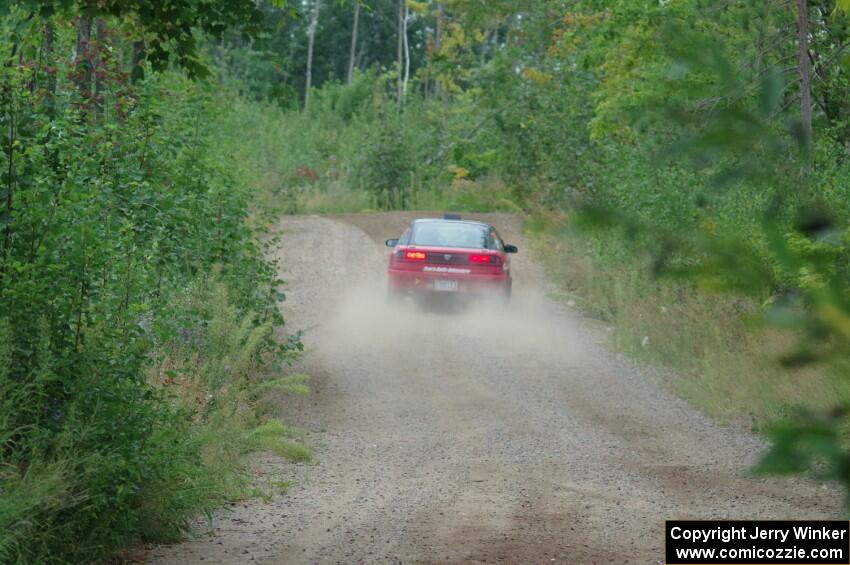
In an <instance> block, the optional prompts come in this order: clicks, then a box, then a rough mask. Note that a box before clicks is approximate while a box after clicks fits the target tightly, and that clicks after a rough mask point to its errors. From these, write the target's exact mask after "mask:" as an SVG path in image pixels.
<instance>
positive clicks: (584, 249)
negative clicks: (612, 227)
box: [526, 213, 850, 430]
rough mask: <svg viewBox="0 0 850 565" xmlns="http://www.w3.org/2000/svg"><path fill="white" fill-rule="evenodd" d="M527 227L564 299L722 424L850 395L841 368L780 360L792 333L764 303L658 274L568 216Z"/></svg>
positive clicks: (773, 417)
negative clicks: (766, 323)
mask: <svg viewBox="0 0 850 565" xmlns="http://www.w3.org/2000/svg"><path fill="white" fill-rule="evenodd" d="M526 228H527V233H528V234H529V236H530V238H531V242H532V246H533V249H534V251H535V253H536V254H537V256H539V257H541V258H542V260H543V262H544V266H545V268H546V270H547V272H548V274H549V276H550V277H551V278H552V280H553V281H555V282H556V283H557V286H558V288H559V291H560V292H561V293H563V297H564V298H569V299H572V300H574V301H575V302H576V303H577V305H578V306H579V307H581V308H582V309H583V310H584V311H585V312H587V313H588V314H590V315H592V316H594V317H596V318H598V319H600V320H602V321H604V322H605V323H606V325H607V326H608V327H609V328H610V332H611V339H612V341H613V344H614V346H615V347H616V348H617V349H618V350H620V351H623V352H625V353H627V354H629V355H630V356H633V357H635V358H637V359H640V360H643V361H645V362H647V363H650V364H655V365H658V366H662V367H667V368H672V369H675V371H663V372H662V373H663V374H664V375H665V378H666V379H667V380H668V381H669V384H670V385H671V386H672V387H673V388H674V390H675V391H677V392H678V393H679V394H680V395H681V396H682V397H684V398H685V399H687V400H688V401H690V402H691V403H693V404H694V405H696V406H698V407H700V408H702V409H704V410H705V411H706V412H707V413H708V414H710V415H712V416H714V417H716V418H719V419H720V420H721V421H725V422H735V423H739V424H744V425H749V426H752V427H753V428H754V429H756V430H763V429H765V428H766V427H768V426H769V425H770V424H772V423H773V422H775V421H777V420H780V419H782V418H785V417H787V415H788V412H789V410H790V409H792V408H796V407H807V408H812V409H814V408H817V409H826V408H830V407H832V406H834V405H835V403H836V401H837V400H838V401H846V400H850V385H848V384H847V383H846V379H841V378H840V377H839V376H838V374H837V373H835V374H827V375H826V376H824V375H823V374H822V373H821V372H820V371H818V370H816V369H815V368H813V367H805V368H798V369H789V368H788V367H785V366H780V363H779V361H778V356H779V354H780V353H781V352H783V351H787V350H788V349H789V348H790V346H791V345H792V344H793V342H794V336H793V334H791V333H790V332H789V333H785V332H783V331H780V330H777V329H775V328H774V329H768V328H764V327H759V326H757V325H756V324H755V316H754V315H755V314H756V313H757V312H758V311H759V309H760V306H761V305H758V304H753V303H752V302H750V301H749V300H745V299H742V298H738V297H735V296H730V295H720V294H707V293H705V292H702V291H699V290H697V289H696V288H695V287H694V286H693V284H690V283H688V282H685V281H677V280H666V279H658V278H657V277H656V276H654V275H653V273H652V272H651V271H650V269H649V267H648V265H649V264H650V263H651V262H650V261H649V260H648V259H647V258H646V257H641V256H634V255H630V254H627V253H626V252H625V251H624V252H623V253H622V254H621V253H618V252H617V248H618V247H621V246H622V245H623V242H622V241H621V240H619V239H617V238H616V237H614V236H613V235H610V234H609V236H608V237H606V236H605V235H604V234H593V235H592V236H590V237H588V235H587V234H584V233H580V232H577V231H575V229H573V228H572V227H571V224H570V221H569V217H568V216H565V215H553V214H545V213H541V214H538V215H535V216H534V217H532V218H531V219H529V220H528V221H527V223H526ZM600 247H603V248H605V253H604V254H602V253H599V252H598V251H595V249H598V248H600Z"/></svg>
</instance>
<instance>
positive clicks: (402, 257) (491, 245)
mask: <svg viewBox="0 0 850 565" xmlns="http://www.w3.org/2000/svg"><path fill="white" fill-rule="evenodd" d="M386 243H387V247H392V248H393V251H392V253H391V254H390V263H389V267H388V268H387V274H388V276H389V295H390V298H401V297H403V296H405V295H414V296H420V297H435V296H444V297H446V296H454V297H460V296H463V297H470V296H475V295H484V294H489V295H496V296H501V297H503V298H504V299H509V298H510V295H511V285H512V279H511V262H510V257H509V254H510V253H516V252H517V248H516V247H515V246H513V245H506V244H505V243H503V242H502V238H501V237H499V234H498V233H497V232H496V229H495V228H494V227H493V226H491V225H490V224H486V223H484V222H471V221H466V220H463V219H462V218H461V217H460V216H457V215H452V214H446V216H444V217H443V219H426V218H423V219H418V220H414V221H413V222H412V223H411V224H410V227H409V228H408V229H407V230H406V231H405V232H404V234H402V236H401V237H400V238H399V239H388V240H387V242H386Z"/></svg>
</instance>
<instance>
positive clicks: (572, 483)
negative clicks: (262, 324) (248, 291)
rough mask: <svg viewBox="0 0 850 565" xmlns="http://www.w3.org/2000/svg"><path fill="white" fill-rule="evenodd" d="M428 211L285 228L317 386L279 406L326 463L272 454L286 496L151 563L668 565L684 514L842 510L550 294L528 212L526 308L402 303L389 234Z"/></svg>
mask: <svg viewBox="0 0 850 565" xmlns="http://www.w3.org/2000/svg"><path fill="white" fill-rule="evenodd" d="M411 217H412V216H411V215H410V214H408V213H393V214H379V215H340V216H327V217H317V216H303V217H284V218H282V219H281V221H280V224H279V228H280V231H281V234H282V239H281V244H280V248H279V252H278V253H279V258H280V260H281V265H282V271H281V274H282V277H283V278H284V279H285V280H286V281H287V289H286V290H287V296H288V300H287V302H286V306H285V308H284V314H285V316H286V318H287V322H288V325H289V328H290V330H292V329H295V328H306V329H307V330H308V331H307V333H306V335H305V344H306V347H307V354H306V355H305V357H304V360H303V361H302V364H303V367H299V369H303V370H304V371H306V372H308V373H309V374H310V375H311V377H312V388H313V393H312V394H311V395H309V396H306V397H300V398H299V397H295V398H293V397H285V396H281V397H280V398H276V399H275V403H276V404H277V409H278V410H279V411H280V415H281V417H282V418H283V419H285V420H286V421H287V422H289V423H291V424H293V425H296V426H300V427H302V428H303V429H305V430H307V433H308V438H309V440H310V442H311V443H312V445H313V446H314V448H315V451H316V457H317V463H316V464H308V465H291V464H286V463H283V462H280V461H278V460H275V459H273V458H270V457H266V458H261V459H260V460H258V461H257V470H258V472H259V473H263V474H266V475H268V476H270V477H275V479H274V480H279V479H280V478H281V477H282V478H284V479H287V480H291V481H293V486H292V487H291V488H290V489H289V491H288V493H287V494H286V495H282V496H277V497H274V498H273V499H271V500H251V501H247V502H245V503H240V504H236V505H234V506H232V507H231V508H228V509H225V510H223V511H222V512H221V513H220V515H219V516H217V518H216V529H215V534H216V535H215V536H212V537H211V536H202V537H199V538H197V539H193V540H191V541H188V542H185V543H182V544H177V545H173V546H164V547H158V548H153V549H152V550H151V551H150V552H149V556H148V558H149V562H150V563H155V564H181V563H264V564H289V563H296V564H300V563H341V564H353V563H423V564H424V563H522V564H526V563H552V562H557V563H574V564H584V563H611V562H617V563H640V564H646V563H661V562H662V561H663V557H662V549H663V523H664V520H665V519H671V518H705V519H709V518H831V517H834V516H835V515H836V513H837V511H838V502H837V500H836V496H835V493H834V491H832V490H829V489H825V488H822V487H818V486H815V485H812V484H809V483H805V482H802V481H798V480H790V479H788V480H784V479H783V480H773V479H772V480H765V479H752V478H748V477H747V476H746V470H747V468H748V466H749V465H751V464H752V462H753V461H754V460H755V458H756V457H757V455H758V453H759V451H760V450H761V449H763V444H762V443H761V442H760V441H759V440H758V439H757V438H755V437H754V436H753V435H751V434H750V433H748V432H746V431H744V430H741V429H738V428H733V427H722V426H719V425H717V424H716V423H714V422H712V421H711V419H709V418H708V417H706V416H704V415H703V414H701V413H700V412H699V411H697V410H695V409H693V408H692V407H690V406H689V405H687V404H686V403H685V402H683V401H682V400H680V399H678V398H677V397H675V396H674V395H672V394H671V393H670V392H669V391H668V390H667V388H666V387H665V386H664V385H663V384H662V383H661V382H660V379H659V378H657V377H656V376H655V375H654V374H653V373H652V371H649V370H647V369H642V368H639V367H636V366H635V365H634V364H632V363H631V362H629V361H628V360H626V359H623V358H622V357H620V356H618V355H616V354H613V353H611V352H610V351H609V350H608V349H607V348H606V346H605V340H604V336H603V335H602V334H603V332H602V331H600V329H599V328H598V325H596V324H594V323H593V322H591V321H589V320H584V319H582V318H581V317H580V315H579V314H578V313H576V312H571V311H570V310H569V309H567V308H566V307H564V306H563V305H561V304H559V303H556V302H553V301H551V300H550V299H548V298H546V290H547V285H548V283H547V281H546V280H545V277H544V276H543V273H542V272H541V269H540V267H539V265H537V264H535V263H534V262H533V260H532V258H531V257H530V256H529V254H528V253H527V250H526V249H524V248H523V246H524V241H523V238H522V236H521V230H520V226H519V223H518V221H517V219H516V218H515V217H513V216H510V215H498V214H491V215H482V216H480V217H482V218H484V219H486V220H487V221H491V222H493V223H494V224H495V225H496V226H497V228H498V229H499V230H500V231H501V232H502V236H503V237H504V239H505V240H506V241H508V242H510V243H515V244H517V245H519V246H520V254H519V255H517V256H515V260H514V273H515V274H514V277H515V279H514V301H513V303H512V305H511V307H510V309H509V310H508V311H498V310H497V309H494V308H491V307H486V306H482V307H480V308H473V309H470V310H469V311H466V312H463V313H455V314H445V313H420V312H417V311H415V310H414V309H412V308H401V309H398V308H395V309H393V308H391V307H389V306H387V304H386V301H385V296H384V294H385V284H386V283H385V279H384V274H383V270H384V266H385V262H386V254H387V251H386V248H385V247H384V246H383V240H384V239H385V238H389V237H397V236H398V234H400V233H401V231H402V229H403V228H404V226H405V225H406V224H407V222H408V221H409V220H410V218H411Z"/></svg>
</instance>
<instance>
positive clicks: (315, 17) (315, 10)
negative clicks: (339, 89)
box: [304, 0, 322, 111]
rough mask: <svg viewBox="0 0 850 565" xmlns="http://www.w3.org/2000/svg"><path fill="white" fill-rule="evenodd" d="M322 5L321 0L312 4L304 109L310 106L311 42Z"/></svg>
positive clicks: (314, 39) (313, 38) (311, 82)
mask: <svg viewBox="0 0 850 565" xmlns="http://www.w3.org/2000/svg"><path fill="white" fill-rule="evenodd" d="M321 7H322V2H321V0H316V4H315V5H314V6H313V16H312V18H311V19H310V28H309V30H308V32H307V33H308V35H309V38H308V43H307V84H306V87H305V88H304V110H305V111H306V110H308V109H309V108H310V89H311V88H312V87H313V44H314V43H315V42H316V28H317V27H318V25H319V9H320V8H321Z"/></svg>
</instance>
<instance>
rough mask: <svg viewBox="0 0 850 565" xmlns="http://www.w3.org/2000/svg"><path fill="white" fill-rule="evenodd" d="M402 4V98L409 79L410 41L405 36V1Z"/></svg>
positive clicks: (404, 96) (404, 95) (406, 13)
mask: <svg viewBox="0 0 850 565" xmlns="http://www.w3.org/2000/svg"><path fill="white" fill-rule="evenodd" d="M402 4H404V14H403V21H402V34H403V35H402V37H403V38H404V81H403V82H402V86H401V97H402V99H404V98H406V97H407V83H408V82H409V81H410V41H409V40H408V38H407V16H408V11H407V2H405V1H402Z"/></svg>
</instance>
